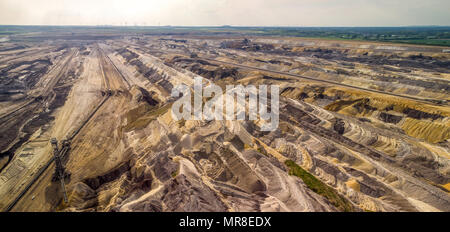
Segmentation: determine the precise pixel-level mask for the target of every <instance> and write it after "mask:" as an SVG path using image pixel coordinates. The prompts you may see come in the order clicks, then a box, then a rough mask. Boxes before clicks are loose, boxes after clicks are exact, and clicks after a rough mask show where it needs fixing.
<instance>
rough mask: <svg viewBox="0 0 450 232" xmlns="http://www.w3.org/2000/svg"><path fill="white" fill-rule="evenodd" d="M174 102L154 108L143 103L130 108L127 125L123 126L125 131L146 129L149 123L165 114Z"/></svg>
mask: <svg viewBox="0 0 450 232" xmlns="http://www.w3.org/2000/svg"><path fill="white" fill-rule="evenodd" d="M171 106H172V104H167V105H165V106H162V107H160V108H157V109H154V107H152V106H149V105H141V106H139V107H137V108H135V109H132V110H130V111H129V112H128V113H127V115H126V117H127V122H128V123H127V125H126V126H125V127H124V128H123V129H124V130H125V131H127V132H128V131H132V130H140V129H144V128H145V127H146V126H147V125H148V124H150V123H151V122H152V121H153V120H155V119H156V118H158V117H159V116H161V115H163V114H165V113H166V112H167V111H168V110H169V109H170V107H171Z"/></svg>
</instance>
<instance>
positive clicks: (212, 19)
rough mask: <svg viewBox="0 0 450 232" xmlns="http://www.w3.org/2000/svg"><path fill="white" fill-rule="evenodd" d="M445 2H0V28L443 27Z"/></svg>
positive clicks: (447, 16) (449, 3)
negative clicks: (26, 25) (174, 26)
mask: <svg viewBox="0 0 450 232" xmlns="http://www.w3.org/2000/svg"><path fill="white" fill-rule="evenodd" d="M448 9H450V1H448V0H428V1H422V0H420V1H419V0H213V1H212V0H127V1H121V0H33V1H29V0H0V24H51V25H106V24H108V25H125V24H126V25H134V24H139V25H144V24H145V25H188V26H189V25H241V26H243V25H249V26H401V25H448V23H449V22H450V14H448Z"/></svg>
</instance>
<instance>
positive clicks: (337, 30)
mask: <svg viewBox="0 0 450 232" xmlns="http://www.w3.org/2000/svg"><path fill="white" fill-rule="evenodd" d="M29 32H60V33H86V32H90V33H111V34H130V33H134V34H143V35H185V34H198V35H218V34H226V35H259V36H264V35H266V36H288V37H305V38H324V39H338V40H359V41H378V42H391V43H406V44H418V45H433V46H450V27H447V26H446V27H444V26H430V27H231V26H223V27H171V26H164V27H140V26H130V27H116V26H89V27H88V26H86V27H82V26H0V36H7V35H14V34H20V33H29Z"/></svg>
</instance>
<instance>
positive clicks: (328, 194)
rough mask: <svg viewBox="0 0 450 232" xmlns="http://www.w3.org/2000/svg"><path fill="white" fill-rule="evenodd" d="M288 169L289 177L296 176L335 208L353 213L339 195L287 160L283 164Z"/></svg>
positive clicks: (349, 204)
mask: <svg viewBox="0 0 450 232" xmlns="http://www.w3.org/2000/svg"><path fill="white" fill-rule="evenodd" d="M285 164H286V166H288V168H289V175H292V176H297V177H299V178H300V179H302V180H303V182H304V183H305V184H306V186H308V188H310V189H311V190H312V191H314V192H315V193H317V194H319V195H321V196H323V197H325V198H326V199H327V200H328V201H329V202H330V203H331V204H333V205H334V206H335V207H336V208H338V209H339V210H341V211H344V212H351V211H353V206H352V204H351V203H350V202H349V201H348V200H347V199H346V198H344V197H342V196H341V195H339V194H338V193H337V191H336V190H334V189H333V188H331V187H330V186H328V185H326V184H325V183H323V182H322V181H320V180H319V179H317V178H316V177H314V176H313V175H311V174H310V173H309V172H307V171H306V170H304V169H303V168H301V167H300V166H298V165H297V164H296V163H295V162H294V161H292V160H288V161H286V162H285Z"/></svg>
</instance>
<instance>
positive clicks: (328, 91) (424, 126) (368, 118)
mask: <svg viewBox="0 0 450 232" xmlns="http://www.w3.org/2000/svg"><path fill="white" fill-rule="evenodd" d="M93 33H94V32H92V31H90V32H86V33H84V34H83V33H78V34H75V35H74V34H58V33H55V34H51V33H42V34H39V33H37V34H25V35H20V36H17V37H15V38H11V39H10V40H8V41H4V42H0V170H1V172H0V210H2V211H33V212H34V211H81V212H85V211H120V212H129V211H188V212H197V211H221V212H222V211H233V212H236V211H238V212H240V211H246V212H247V211H251V212H253V211H264V212H266V211H269V212H273V211H314V212H317V211H320V212H322V211H327V212H328V211H331V212H333V211H357V212H362V211H450V140H449V139H450V106H449V100H450V53H448V52H446V50H447V48H445V47H431V46H419V45H403V44H402V45H399V44H388V43H377V42H360V41H337V40H336V41H335V40H322V39H307V38H291V37H269V36H261V37H258V36H244V35H233V36H227V35H218V34H212V35H202V34H186V35H164V34H161V35H143V34H142V35H132V34H102V33H101V32H98V34H95V35H94V34H93ZM196 76H201V77H203V78H205V81H208V82H209V83H214V84H216V85H219V86H225V85H238V84H242V85H250V84H252V85H256V86H258V85H262V84H265V85H270V84H276V85H279V86H280V94H281V96H280V125H279V127H278V129H277V130H276V131H273V132H262V131H261V130H260V126H261V123H262V122H261V120H255V121H248V120H247V121H195V120H182V121H175V120H174V119H173V118H172V114H171V106H172V104H173V101H174V99H173V98H172V97H171V92H172V89H173V88H174V86H177V85H179V84H185V85H188V86H192V85H193V80H194V78H195V77H196ZM51 138H56V139H57V140H58V142H59V144H60V146H61V150H64V152H63V153H62V154H64V156H63V157H62V163H63V166H64V170H65V173H66V176H65V179H64V183H65V191H66V193H67V196H68V202H64V200H63V189H62V187H61V184H60V182H59V181H58V180H57V177H56V175H55V163H54V162H53V148H52V145H51V144H50V139H51ZM62 141H66V144H65V145H63V142H62Z"/></svg>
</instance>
